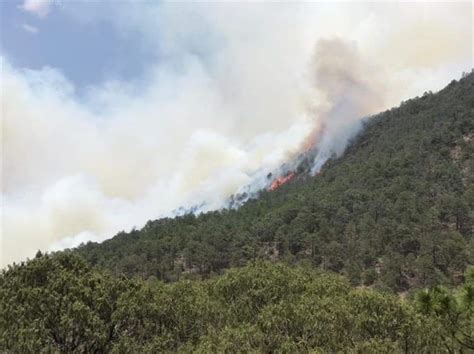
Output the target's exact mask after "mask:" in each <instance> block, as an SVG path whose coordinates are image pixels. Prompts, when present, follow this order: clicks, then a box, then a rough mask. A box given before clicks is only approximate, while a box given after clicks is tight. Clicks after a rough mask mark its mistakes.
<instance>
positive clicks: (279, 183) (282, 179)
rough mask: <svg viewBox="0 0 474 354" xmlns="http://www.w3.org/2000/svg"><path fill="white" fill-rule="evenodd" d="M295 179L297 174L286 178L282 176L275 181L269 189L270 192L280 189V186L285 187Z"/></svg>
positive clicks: (291, 174) (292, 173)
mask: <svg viewBox="0 0 474 354" xmlns="http://www.w3.org/2000/svg"><path fill="white" fill-rule="evenodd" d="M293 177H295V173H294V172H291V173H290V174H288V175H286V176H280V177H277V178H275V179H274V180H273V182H272V184H271V185H270V187H269V188H268V190H269V191H274V190H275V189H277V188H279V187H280V186H282V185H284V184H285V183H287V182H288V181H290V180H291V179H292V178H293Z"/></svg>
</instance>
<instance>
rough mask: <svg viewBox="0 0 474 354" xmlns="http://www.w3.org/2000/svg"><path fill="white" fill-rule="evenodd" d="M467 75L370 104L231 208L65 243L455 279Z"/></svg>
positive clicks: (465, 210)
mask: <svg viewBox="0 0 474 354" xmlns="http://www.w3.org/2000/svg"><path fill="white" fill-rule="evenodd" d="M473 156H474V75H473V74H472V73H471V74H469V75H465V76H464V77H463V78H462V79H461V80H459V81H453V82H451V83H450V84H449V85H448V86H447V87H446V88H444V89H443V90H442V91H440V92H438V93H436V94H432V93H425V94H424V95H423V96H422V97H420V98H415V99H412V100H409V101H407V102H403V103H402V104H401V105H400V107H398V108H394V109H391V110H388V111H386V112H383V113H380V114H378V115H377V116H374V117H372V118H371V119H369V120H368V121H367V123H366V124H365V127H364V129H363V131H362V132H361V133H360V134H359V136H358V137H357V138H356V139H355V141H354V142H353V143H352V144H351V146H350V147H349V148H348V149H347V151H346V153H345V154H344V155H343V156H342V157H340V158H338V159H331V160H329V161H328V162H327V163H326V165H325V166H324V167H323V169H322V172H321V173H320V174H319V175H317V176H315V177H310V176H309V175H305V174H300V175H299V176H298V177H297V178H295V179H293V180H292V181H291V182H290V183H288V184H286V185H283V186H282V187H280V188H279V189H277V190H275V191H271V192H269V191H262V192H261V193H260V195H259V198H258V199H255V200H251V201H249V202H247V203H246V204H245V205H244V206H242V207H241V208H239V209H237V210H220V211H215V212H209V213H205V214H202V215H199V216H195V215H192V214H189V215H185V216H182V217H177V218H174V219H160V220H156V221H150V222H148V224H147V225H146V226H145V227H144V228H143V229H141V230H133V231H131V232H128V233H127V232H122V233H120V234H118V235H116V236H115V237H114V238H112V239H110V240H107V241H105V242H103V243H101V244H96V243H88V244H87V245H84V246H82V247H80V248H79V249H77V250H76V253H78V254H80V255H82V256H83V257H84V258H85V259H86V260H87V261H88V262H89V263H90V264H92V265H94V266H97V267H99V268H101V269H106V270H108V271H110V272H112V273H113V274H126V275H138V276H141V277H143V278H145V279H146V278H149V277H156V278H159V279H161V280H165V281H174V280H177V279H179V278H181V277H187V278H195V277H207V276H209V275H210V274H213V273H219V272H221V271H222V270H223V269H225V268H229V267H236V266H243V265H245V264H246V263H247V262H248V261H250V260H254V259H259V258H263V259H271V260H281V261H284V262H289V263H294V262H303V263H309V264H311V265H312V266H314V267H318V268H321V269H323V270H330V271H334V272H339V273H342V274H344V275H347V276H348V278H349V280H350V282H351V283H352V284H353V285H367V286H372V285H375V286H377V287H381V288H390V289H392V290H395V291H406V290H408V289H410V288H416V287H423V286H432V285H436V284H440V283H445V284H457V283H459V282H460V281H461V280H462V274H463V272H464V270H465V268H466V266H467V265H468V264H472V263H473V249H474V248H473V223H474V211H473V210H474V175H473V168H474V158H473Z"/></svg>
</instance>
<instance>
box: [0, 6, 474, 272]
mask: <svg viewBox="0 0 474 354" xmlns="http://www.w3.org/2000/svg"><path fill="white" fill-rule="evenodd" d="M0 11H1V12H0V20H1V21H0V23H1V27H0V30H1V32H0V34H1V43H0V44H1V46H0V57H1V59H0V60H1V68H2V71H1V76H0V87H1V91H0V93H1V108H2V110H1V122H2V130H1V131H2V134H1V141H2V144H1V148H2V159H1V162H2V170H1V172H2V174H1V177H2V183H1V187H2V191H1V193H2V194H1V197H2V210H1V214H2V219H1V220H2V225H1V226H2V227H1V239H0V241H1V243H0V245H1V253H0V266H5V265H7V264H10V263H12V262H18V261H21V260H25V259H26V258H27V257H32V256H34V254H35V253H36V251H37V250H38V249H41V250H43V251H53V250H59V249H63V248H66V247H74V246H77V245H78V244H80V243H81V242H87V241H90V240H92V241H102V240H104V239H107V238H110V237H112V236H113V235H114V234H116V233H117V232H118V231H121V230H130V229H131V228H133V227H142V226H143V225H144V224H145V223H146V222H147V221H148V220H150V219H156V218H158V217H161V216H168V215H174V214H175V210H176V209H177V208H179V207H191V206H194V205H200V206H201V209H200V210H202V211H206V210H212V209H219V208H221V207H223V206H225V205H226V201H227V198H228V197H229V196H230V195H231V194H233V193H235V192H238V191H239V190H242V188H244V187H245V186H249V185H251V186H253V188H254V189H255V190H256V189H258V188H262V187H264V186H265V185H264V183H265V181H264V180H263V179H262V176H266V174H267V173H268V171H274V170H275V169H278V167H279V166H281V164H282V163H283V162H285V161H287V160H288V159H289V158H291V156H294V155H295V154H296V153H298V152H299V151H301V147H302V146H304V144H305V142H306V141H307V140H308V139H315V136H316V137H318V139H317V141H316V142H315V141H313V143H316V144H318V147H319V150H320V151H322V152H324V158H327V157H329V156H331V155H340V154H342V153H343V151H344V148H345V147H346V145H347V143H348V142H349V141H350V138H351V137H352V136H353V135H354V134H355V133H357V131H358V129H360V124H359V123H360V118H361V117H363V116H367V115H370V114H374V113H377V112H379V111H382V110H385V109H387V108H390V107H393V106H396V105H398V104H400V102H401V101H402V100H405V99H408V98H411V97H414V96H417V95H422V94H423V93H424V92H425V91H429V90H432V91H436V90H439V89H441V88H442V87H444V86H445V85H446V84H448V83H449V82H450V81H451V80H452V79H458V78H460V76H461V73H462V72H463V71H470V70H471V68H472V66H473V65H472V58H473V37H472V36H473V9H472V3H471V2H417V3H413V2H397V3H395V2H366V3H364V2H357V3H352V2H347V1H346V2H314V3H264V2H259V3H255V2H232V3H230V2H227V3H224V2H221V3H217V2H214V3H191V2H189V3H186V2H181V3H169V2H151V1H125V0H124V1H112V0H102V1H80V0H75V1H66V0H18V1H16V0H4V1H2V2H1V3H0ZM322 127H324V134H322V135H321V134H315V132H320V131H321V129H322ZM320 161H325V159H322V160H320ZM315 168H320V165H319V164H318V163H316V162H315Z"/></svg>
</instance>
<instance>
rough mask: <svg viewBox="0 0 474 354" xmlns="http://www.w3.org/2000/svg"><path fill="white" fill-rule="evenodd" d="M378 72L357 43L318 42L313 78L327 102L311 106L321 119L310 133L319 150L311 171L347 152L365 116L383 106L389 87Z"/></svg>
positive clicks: (341, 41)
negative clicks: (361, 52) (331, 158)
mask: <svg viewBox="0 0 474 354" xmlns="http://www.w3.org/2000/svg"><path fill="white" fill-rule="evenodd" d="M378 72H379V70H378V68H377V67H374V66H373V65H371V64H370V63H365V62H363V60H362V59H361V58H360V57H359V54H358V52H357V47H356V44H355V43H350V42H349V43H347V42H344V41H343V40H341V39H332V40H320V41H319V42H318V43H317V44H316V48H315V53H314V55H313V62H312V65H311V74H312V75H311V77H312V79H313V83H314V88H315V89H316V90H317V89H318V88H320V89H319V92H320V94H321V95H322V97H323V102H324V103H319V104H318V105H317V106H316V107H313V108H312V109H311V112H312V113H313V114H314V115H315V116H316V117H318V118H319V122H320V125H319V126H318V127H317V128H316V131H315V132H313V133H311V134H310V138H311V139H313V141H310V144H311V146H312V148H313V149H315V150H316V156H315V158H314V161H313V166H312V168H311V172H312V174H314V173H317V172H319V170H320V169H321V167H322V166H323V165H324V163H325V162H326V160H327V159H329V158H330V157H331V156H340V155H341V154H342V153H343V152H344V150H345V148H346V146H347V144H348V142H349V141H350V139H351V138H352V137H354V136H355V134H356V133H357V132H358V131H359V130H360V128H361V121H362V118H364V116H366V115H368V114H372V113H376V112H377V111H378V110H381V109H383V107H384V105H385V101H386V97H385V94H386V92H387V89H386V87H385V86H384V82H383V80H382V79H381V78H379V77H378V76H379V75H378V74H377V73H378ZM310 108H311V107H310Z"/></svg>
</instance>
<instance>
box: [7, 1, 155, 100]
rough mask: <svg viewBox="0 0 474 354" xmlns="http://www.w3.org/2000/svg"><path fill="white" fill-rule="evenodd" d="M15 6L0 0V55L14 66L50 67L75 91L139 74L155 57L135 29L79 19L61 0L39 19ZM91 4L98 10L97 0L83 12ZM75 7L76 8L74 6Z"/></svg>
mask: <svg viewBox="0 0 474 354" xmlns="http://www.w3.org/2000/svg"><path fill="white" fill-rule="evenodd" d="M21 5H22V1H17V0H4V1H1V2H0V7H1V12H0V16H1V18H0V22H1V24H2V25H1V55H2V56H4V57H6V58H7V59H8V61H9V62H10V63H11V64H12V65H14V66H15V67H20V68H28V69H41V68H43V67H45V66H49V67H54V68H56V69H58V70H60V71H61V72H62V73H63V74H64V75H65V76H66V77H67V78H68V79H69V80H71V81H72V82H73V83H74V85H75V86H76V89H77V90H79V91H81V89H82V88H84V87H87V86H91V85H97V84H98V83H100V82H103V81H106V80H111V79H114V80H125V81H126V80H130V79H132V78H140V77H141V76H142V75H144V73H145V68H146V67H147V66H149V65H150V63H151V62H152V61H153V60H155V59H156V58H155V53H156V52H155V51H152V50H150V49H147V46H145V45H143V42H142V41H141V40H140V34H139V33H138V32H134V31H127V32H126V33H124V32H118V31H117V27H116V26H114V25H113V23H111V22H110V21H107V20H106V18H105V17H104V18H103V19H96V20H94V21H81V20H80V18H78V17H76V15H78V14H77V13H76V14H75V15H73V16H71V12H70V11H68V9H67V8H66V7H67V6H69V5H67V4H64V5H56V6H53V8H52V9H51V11H50V12H49V13H48V15H47V17H43V18H42V17H40V16H38V15H37V14H35V13H32V12H28V11H25V10H23V9H22V8H21ZM53 5H54V3H53ZM94 7H95V8H96V9H97V11H103V10H104V9H103V8H102V7H101V6H100V3H99V2H89V3H88V5H87V11H91V12H95V11H94ZM75 10H76V11H77V10H79V11H80V10H81V7H80V6H77V4H76V6H75Z"/></svg>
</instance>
